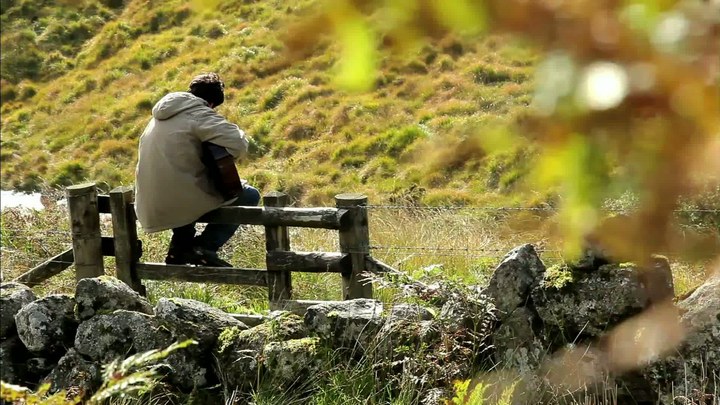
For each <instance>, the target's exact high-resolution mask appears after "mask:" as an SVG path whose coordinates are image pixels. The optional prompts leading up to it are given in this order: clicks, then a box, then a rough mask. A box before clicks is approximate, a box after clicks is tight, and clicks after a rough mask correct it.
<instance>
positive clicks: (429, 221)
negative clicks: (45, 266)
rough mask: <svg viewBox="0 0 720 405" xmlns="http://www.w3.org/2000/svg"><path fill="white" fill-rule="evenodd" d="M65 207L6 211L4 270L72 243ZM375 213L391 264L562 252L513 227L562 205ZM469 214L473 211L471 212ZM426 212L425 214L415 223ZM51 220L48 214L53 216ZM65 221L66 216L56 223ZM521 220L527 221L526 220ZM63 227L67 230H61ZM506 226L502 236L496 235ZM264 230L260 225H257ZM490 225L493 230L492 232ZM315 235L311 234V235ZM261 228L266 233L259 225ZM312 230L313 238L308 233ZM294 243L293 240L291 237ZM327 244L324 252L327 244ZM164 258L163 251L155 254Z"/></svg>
mask: <svg viewBox="0 0 720 405" xmlns="http://www.w3.org/2000/svg"><path fill="white" fill-rule="evenodd" d="M65 209H66V207H64V206H62V205H60V206H51V207H48V208H47V209H46V210H45V211H42V210H41V211H34V212H29V213H26V214H22V215H21V214H18V213H17V212H14V213H13V215H6V212H5V211H3V216H2V218H3V221H2V226H1V231H2V235H1V236H2V240H1V243H0V261H2V269H3V273H10V274H17V273H19V272H20V273H21V272H22V271H23V270H27V269H30V268H32V267H34V266H36V265H39V264H41V263H43V262H44V261H46V260H47V259H48V258H50V257H52V256H54V255H57V254H58V253H60V252H61V251H62V250H64V249H67V248H69V247H71V246H72V239H71V237H72V235H71V231H70V229H69V225H68V224H67V221H66V218H64V215H65V214H64V210H65ZM367 209H368V211H369V216H370V226H369V229H370V242H371V244H370V246H369V247H368V250H367V251H364V252H358V253H369V254H373V255H375V256H377V257H379V258H380V259H386V260H388V262H389V263H390V264H393V263H394V264H398V263H406V262H408V261H413V263H414V264H415V265H422V264H423V263H430V262H436V261H441V260H444V259H447V260H454V261H455V262H458V261H463V260H464V261H465V262H466V263H465V264H466V265H467V263H472V262H473V261H477V260H487V259H500V258H502V257H504V256H505V255H506V254H507V253H508V252H509V251H510V250H511V249H512V248H513V247H514V246H517V245H520V244H523V243H533V244H535V245H536V246H537V249H536V250H537V251H538V253H540V254H545V255H549V256H553V257H559V256H561V255H562V251H561V249H559V248H557V247H556V246H551V245H550V244H549V243H548V245H550V246H545V244H546V242H547V240H548V238H547V235H546V234H544V233H543V232H545V231H544V230H542V229H521V230H517V229H514V228H512V227H511V226H510V225H509V224H511V223H512V221H513V214H517V213H530V214H533V213H536V214H538V215H537V219H538V221H539V222H538V223H540V222H541V221H542V220H544V219H547V215H546V214H547V213H556V212H558V211H559V208H557V207H550V206H547V207H510V206H452V205H447V206H415V205H375V204H374V205H368V206H367ZM604 211H607V212H628V211H629V210H628V209H618V208H608V209H605V210H604ZM476 212H496V213H502V214H504V215H503V216H501V217H499V218H498V217H491V218H478V217H477V216H476V215H475V214H474V213H476ZM674 212H675V213H676V214H690V215H703V216H707V215H711V216H715V215H717V216H718V219H717V221H718V223H720V208H698V209H677V210H675V211H674ZM469 213H472V214H469ZM418 215H421V216H422V219H421V220H417V216H418ZM48 218H49V219H48ZM59 219H62V220H59ZM521 220H527V218H523V219H521ZM101 224H102V226H101V227H102V230H103V234H105V235H109V234H111V233H112V230H111V224H110V221H109V220H108V218H107V217H106V218H105V220H104V221H101ZM62 226H66V227H68V229H60V227H62ZM503 226H505V227H506V229H505V230H504V232H505V233H506V234H507V235H505V236H502V237H498V236H497V235H493V234H492V232H499V231H498V229H500V228H501V227H503ZM260 228H261V227H260ZM487 228H492V229H491V230H490V231H488V230H487ZM312 232H315V233H314V234H311V233H312ZM320 232H323V230H313V231H310V230H299V231H297V233H296V234H294V235H293V241H297V244H298V245H300V247H303V245H305V246H306V247H307V246H310V245H312V246H310V250H321V251H322V250H326V251H336V249H337V246H336V244H337V239H336V238H332V239H330V238H328V240H327V241H324V240H322V239H323V236H321V233H320ZM258 233H262V230H258ZM308 235H310V236H308ZM142 238H151V239H153V240H154V241H155V242H156V243H157V244H162V243H163V242H164V241H165V240H166V239H167V238H165V239H163V238H162V237H158V236H157V235H142ZM255 239H257V240H253V244H257V245H258V246H257V248H260V249H262V243H263V240H262V238H255ZM245 242H247V240H236V241H235V244H234V245H235V247H238V246H239V247H240V248H242V244H243V243H245ZM294 243H296V242H294ZM323 247H324V249H323ZM160 255H164V252H161V253H157V252H155V256H160Z"/></svg>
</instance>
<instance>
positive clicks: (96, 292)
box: [75, 276, 153, 321]
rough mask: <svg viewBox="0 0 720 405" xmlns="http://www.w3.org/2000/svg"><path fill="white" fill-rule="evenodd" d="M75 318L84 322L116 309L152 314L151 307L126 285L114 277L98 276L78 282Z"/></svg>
mask: <svg viewBox="0 0 720 405" xmlns="http://www.w3.org/2000/svg"><path fill="white" fill-rule="evenodd" d="M75 301H76V302H77V307H76V308H77V317H78V319H79V320H81V321H84V320H86V319H89V318H91V317H93V316H94V315H98V314H109V313H112V312H113V311H115V310H116V309H125V310H128V311H135V312H142V313H144V314H150V315H152V314H153V309H152V305H150V303H149V302H148V300H147V299H145V298H144V297H141V296H140V294H138V293H137V292H135V291H134V290H133V289H132V288H130V287H128V285H127V284H125V283H123V282H122V281H120V280H118V279H117V278H115V277H110V276H100V277H96V278H84V279H82V280H80V281H79V282H78V284H77V287H76V289H75Z"/></svg>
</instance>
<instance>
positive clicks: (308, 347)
mask: <svg viewBox="0 0 720 405" xmlns="http://www.w3.org/2000/svg"><path fill="white" fill-rule="evenodd" d="M319 342H320V339H319V338H317V337H310V338H302V339H291V340H286V341H282V342H270V343H268V344H267V345H265V347H264V348H263V357H264V362H263V365H264V367H263V368H264V370H265V372H266V378H268V379H270V380H271V381H273V382H274V383H276V384H278V385H281V386H287V385H292V384H296V383H299V382H303V381H304V380H306V378H307V376H308V375H311V374H312V373H314V372H317V371H318V370H319V367H320V361H319V359H318V346H319V344H320V343H319Z"/></svg>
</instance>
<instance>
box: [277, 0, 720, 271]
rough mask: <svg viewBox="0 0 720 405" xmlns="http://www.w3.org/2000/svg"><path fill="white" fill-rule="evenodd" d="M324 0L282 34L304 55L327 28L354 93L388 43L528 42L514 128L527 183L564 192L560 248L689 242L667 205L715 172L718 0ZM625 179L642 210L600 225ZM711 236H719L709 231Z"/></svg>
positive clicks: (623, 253) (638, 249)
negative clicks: (531, 72) (523, 141)
mask: <svg viewBox="0 0 720 405" xmlns="http://www.w3.org/2000/svg"><path fill="white" fill-rule="evenodd" d="M328 4H331V6H329V5H325V6H324V7H318V10H317V13H316V14H314V16H312V17H308V18H304V19H302V20H300V21H298V23H297V25H296V26H294V27H292V28H291V29H290V31H289V34H288V35H287V40H286V44H287V45H288V47H289V49H290V50H291V52H290V55H291V56H293V57H298V56H302V55H305V54H306V53H307V50H308V49H311V48H312V47H313V46H315V45H316V44H318V43H320V42H321V40H322V38H323V37H324V34H330V35H331V36H332V37H333V38H334V39H335V40H336V41H338V42H340V44H341V46H342V49H343V56H344V57H343V59H342V60H341V66H342V64H345V63H352V64H353V68H352V69H347V68H342V67H341V68H340V69H339V74H340V75H341V77H340V78H339V79H338V82H340V83H345V84H346V85H347V87H348V88H349V89H351V90H366V89H369V88H370V87H371V86H372V84H373V83H375V80H374V77H375V76H376V75H377V74H378V72H377V70H375V69H373V68H372V66H374V65H376V64H377V62H376V60H377V59H378V58H380V57H381V56H379V55H380V52H382V51H387V52H389V53H391V54H392V53H402V52H404V51H407V50H408V49H413V48H415V47H417V46H419V45H421V44H423V43H427V42H434V41H439V40H442V39H443V38H446V37H447V36H448V35H461V36H466V37H467V36H468V35H473V34H476V33H478V32H490V33H503V34H508V33H509V34H513V35H516V36H519V37H522V38H524V39H526V40H529V41H530V42H532V43H533V44H534V45H535V46H536V47H537V48H538V49H540V50H541V51H543V52H544V55H545V57H544V60H543V61H542V63H541V65H540V66H539V68H538V71H537V76H536V80H535V83H536V86H535V94H534V99H533V102H532V107H533V113H532V115H531V116H529V117H527V119H526V120H524V122H523V126H522V128H521V130H522V131H523V132H525V133H526V134H527V135H530V136H532V138H534V139H536V140H537V142H538V143H539V145H540V147H541V151H542V154H541V157H540V159H539V162H538V163H537V165H536V166H535V167H534V170H533V173H534V176H533V187H535V188H537V189H544V188H547V187H550V186H553V185H559V186H560V189H561V190H562V192H561V203H562V208H563V209H562V212H561V221H560V223H561V230H562V232H561V235H562V237H563V240H565V241H568V242H569V244H566V248H567V252H568V253H569V254H574V253H576V252H579V248H580V247H581V242H582V241H583V239H590V240H592V241H593V242H594V243H600V244H601V245H603V246H605V247H607V248H609V249H610V251H612V252H613V253H614V254H616V255H617V256H619V257H622V258H623V259H634V260H639V261H643V260H646V258H648V257H649V256H650V254H651V253H652V252H657V251H667V250H668V249H680V250H682V249H681V248H682V247H684V246H676V245H677V244H681V245H682V244H684V243H688V242H687V241H686V240H684V239H682V238H677V237H675V236H676V235H674V233H673V229H672V226H671V223H672V217H673V212H674V210H676V209H678V207H679V202H680V201H681V198H682V197H684V196H688V195H692V194H693V192H695V191H696V190H697V187H698V186H706V185H707V184H708V182H718V180H720V166H719V163H718V159H717V157H718V156H720V92H719V90H718V88H719V86H718V84H720V72H719V70H720V62H718V60H720V47H719V46H718V43H719V42H718V41H720V19H718V18H717V16H718V13H720V10H718V7H719V6H718V4H717V2H701V1H686V2H675V1H669V0H657V1H652V0H624V1H616V0H602V1H589V0H586V1H553V2H534V1H533V2H528V1H524V0H466V1H457V2H440V1H425V0H406V1H391V0H385V1H381V0H366V1H363V0H340V1H337V0H336V1H332V2H329V3H328ZM350 31H352V32H350ZM368 44H373V45H374V46H372V47H370V46H368ZM477 72H479V73H476V77H478V78H479V79H478V80H480V81H481V82H483V83H486V84H487V83H490V82H492V81H496V80H500V79H502V80H510V76H509V75H508V74H507V73H502V72H495V71H489V70H479V71H477ZM478 75H479V76H478ZM487 149H488V148H483V149H476V150H475V151H476V152H477V153H478V154H482V153H484V152H485V151H487ZM467 158H468V159H469V158H471V156H468V157H467ZM624 190H631V191H633V192H635V193H636V195H637V196H638V201H639V203H638V205H637V208H636V209H635V210H634V211H632V212H630V213H629V214H628V215H627V216H624V217H623V220H622V221H612V224H608V223H605V222H604V221H603V216H602V215H601V212H600V209H601V207H602V204H603V202H604V201H606V200H607V198H609V197H611V196H613V195H618V194H620V193H622V191H624ZM716 203H717V201H716ZM717 205H718V204H716V206H715V207H714V208H716V209H717V208H718V206H717ZM711 237H712V238H715V241H717V235H712V236H711ZM706 242H707V241H706ZM715 249H717V244H715Z"/></svg>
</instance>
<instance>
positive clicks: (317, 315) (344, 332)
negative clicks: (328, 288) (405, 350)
mask: <svg viewBox="0 0 720 405" xmlns="http://www.w3.org/2000/svg"><path fill="white" fill-rule="evenodd" d="M382 312H383V305H382V303H381V302H380V301H376V300H372V299H366V298H361V299H354V300H348V301H328V302H325V303H322V304H317V305H313V306H311V307H309V308H308V309H307V312H306V313H305V324H306V325H307V326H308V328H309V329H310V331H311V332H312V333H315V334H316V335H317V336H318V337H320V338H321V339H322V340H323V341H324V342H327V343H328V344H329V345H330V346H331V347H333V348H346V349H349V350H351V351H357V352H360V353H362V352H363V351H364V350H366V349H367V348H368V347H369V346H370V342H371V341H372V340H373V339H374V337H375V335H376V334H377V332H378V331H379V330H380V328H381V327H382V325H383V322H384V318H383V317H382Z"/></svg>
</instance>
